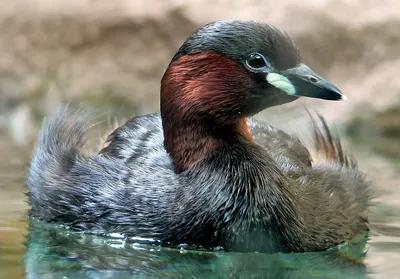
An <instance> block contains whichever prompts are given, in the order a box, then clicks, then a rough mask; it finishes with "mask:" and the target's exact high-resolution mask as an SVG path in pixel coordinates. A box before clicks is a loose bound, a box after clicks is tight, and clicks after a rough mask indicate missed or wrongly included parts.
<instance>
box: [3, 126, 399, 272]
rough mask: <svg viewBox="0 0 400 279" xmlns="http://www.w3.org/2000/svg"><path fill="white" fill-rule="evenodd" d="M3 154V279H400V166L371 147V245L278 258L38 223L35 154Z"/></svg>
mask: <svg viewBox="0 0 400 279" xmlns="http://www.w3.org/2000/svg"><path fill="white" fill-rule="evenodd" d="M0 149H1V151H2V152H1V157H0V170H1V171H0V278H24V277H26V278H132V276H133V277H134V278H400V265H399V263H400V187H399V183H398V182H399V180H400V177H399V170H400V165H399V163H398V161H396V160H394V159H393V158H390V159H386V158H384V157H382V156H380V155H379V154H376V153H375V152H374V151H373V150H372V149H371V148H369V146H363V145H361V144H356V145H354V150H353V151H354V153H355V155H356V156H357V158H358V159H359V161H360V165H361V167H362V168H363V169H364V170H365V171H366V172H368V173H369V177H370V178H371V179H372V180H374V182H375V184H376V185H377V187H378V189H379V193H380V196H379V198H377V199H376V202H377V203H378V205H376V206H374V207H373V209H372V212H371V214H370V218H369V220H370V223H371V225H370V226H371V232H370V234H369V239H368V242H367V244H365V243H364V242H363V240H362V239H361V240H358V241H357V242H356V243H347V244H345V245H341V246H340V247H339V248H336V249H331V250H330V251H326V252H323V253H304V254H273V255H268V254H262V253H227V252H210V251H190V250H185V249H179V248H176V249H173V248H160V247H158V246H157V245H143V244H140V245H139V244H137V243H135V242H134V241H133V242H129V241H124V240H123V239H118V238H116V239H105V238H101V237H96V236H91V235H84V234H79V233H72V232H69V231H67V230H64V229H61V228H57V227H55V226H49V225H46V224H43V223H41V222H31V223H30V222H28V220H27V217H26V216H27V209H28V206H27V204H26V195H25V192H26V191H27V189H26V188H25V184H24V183H25V182H24V180H25V176H26V169H27V166H28V162H29V157H30V152H31V151H30V148H21V147H18V146H16V145H15V144H13V143H11V141H10V139H9V137H8V135H7V134H5V133H1V134H0Z"/></svg>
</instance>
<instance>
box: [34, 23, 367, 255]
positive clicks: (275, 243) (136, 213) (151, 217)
mask: <svg viewBox="0 0 400 279" xmlns="http://www.w3.org/2000/svg"><path fill="white" fill-rule="evenodd" d="M219 24H220V25H219ZM232 25H233V26H234V27H235V30H238V29H239V31H240V28H239V27H241V26H242V25H244V27H245V28H244V29H246V28H249V30H252V29H256V31H257V32H256V33H257V34H258V33H260V34H261V35H262V33H263V32H264V33H265V32H267V31H268V32H272V35H274V36H271V38H273V39H271V40H272V41H274V40H275V41H276V42H277V43H276V44H274V45H273V46H275V45H278V46H283V49H287V52H286V53H289V54H290V55H288V56H287V59H289V60H285V59H282V58H275V59H272V58H271V57H274V55H278V54H281V53H280V51H282V50H280V51H272V54H273V55H272V56H271V57H270V59H271V60H272V62H273V63H274V64H275V69H280V68H281V69H280V72H279V73H282V71H283V69H287V68H289V69H290V70H288V71H287V73H288V74H287V75H288V77H289V78H288V79H289V80H290V79H292V75H293V67H294V66H296V65H298V63H299V60H298V59H297V57H296V56H295V55H296V54H295V53H296V52H295V51H294V50H292V49H291V47H293V45H292V43H291V41H285V40H286V39H287V38H286V37H284V36H283V35H282V34H281V33H279V31H277V30H276V29H271V27H270V26H268V25H265V24H259V23H252V22H242V21H227V22H216V23H212V24H210V25H207V26H206V27H203V29H200V31H197V32H196V33H194V35H192V37H191V38H189V39H188V41H187V42H186V43H185V44H184V45H183V46H182V48H181V49H180V50H179V51H178V53H177V55H176V56H175V57H174V59H173V61H172V62H171V64H170V66H169V68H168V69H167V72H166V74H165V75H164V78H163V81H162V86H161V116H160V115H158V114H152V115H144V116H139V117H136V118H133V119H131V120H129V121H128V122H127V123H126V124H125V125H123V126H121V127H119V128H118V129H116V130H115V131H114V132H113V133H112V134H111V135H110V136H109V138H108V140H107V142H106V144H105V147H104V148H103V149H102V150H101V151H100V152H99V153H94V154H86V152H85V151H84V150H85V132H86V130H87V127H88V123H87V121H86V120H85V119H86V117H85V116H82V115H81V113H80V112H70V111H69V110H68V109H63V110H60V111H59V112H58V114H57V115H56V116H55V117H53V118H52V119H50V120H48V121H47V122H46V123H45V124H44V126H43V129H42V132H41V135H40V137H39V142H38V145H37V148H36V150H35V152H34V155H33V159H32V164H31V168H30V173H29V176H28V185H29V188H30V203H31V206H32V210H31V215H32V216H34V217H37V218H39V219H42V220H45V221H47V222H56V223H61V224H64V225H66V226H68V227H70V228H72V229H75V230H82V231H87V232H95V233H113V232H116V233H122V234H126V235H129V236H140V237H146V238H153V239H157V240H160V241H162V242H163V243H164V244H175V245H176V244H181V243H187V244H196V245H200V246H203V247H216V246H222V247H224V248H225V249H227V250H235V251H263V252H278V251H283V252H289V251H297V252H300V251H319V250H325V249H327V248H330V247H333V246H335V245H337V244H339V243H342V242H344V241H346V240H349V239H351V238H353V237H355V236H357V235H358V234H360V233H362V232H363V231H365V230H366V229H367V228H366V225H365V222H366V221H365V215H364V214H365V211H366V209H367V207H368V203H369V199H370V187H369V184H368V183H367V182H365V179H364V175H363V174H362V173H361V172H360V171H359V170H358V168H357V166H356V164H355V163H354V161H353V160H350V159H349V158H348V157H347V156H346V155H345V154H344V152H343V150H342V147H341V145H340V141H339V140H338V139H336V138H334V137H333V136H332V135H331V133H330V131H329V129H328V127H327V126H326V124H325V122H324V121H323V120H322V118H321V123H320V124H321V125H318V124H317V123H316V122H313V123H314V125H313V126H312V131H311V133H310V134H311V135H312V138H313V143H314V144H313V145H312V146H311V147H309V148H306V147H305V146H304V145H303V144H302V143H301V142H300V141H299V139H297V138H296V137H292V136H289V135H288V134H286V133H284V132H283V131H281V130H279V129H276V128H273V127H271V126H268V125H266V124H262V123H261V122H258V121H255V120H249V119H246V116H250V115H252V114H254V113H256V112H258V111H260V110H261V109H263V108H265V107H268V106H272V105H277V104H280V103H284V102H288V101H292V100H294V99H295V97H293V96H289V95H293V94H295V93H296V92H297V91H298V88H297V87H295V86H297V85H296V84H295V83H293V85H292V82H289V80H287V81H286V80H285V78H283V77H282V76H280V75H279V74H276V75H275V76H273V75H272V74H271V70H270V69H268V70H265V69H264V68H263V69H264V70H263V71H264V72H267V75H269V77H270V78H269V79H268V78H267V80H268V82H269V83H270V84H269V85H268V84H267V85H265V84H264V83H262V82H264V81H262V80H265V77H264V78H262V76H261V73H259V72H257V71H258V70H257V69H258V68H259V67H258V65H259V63H260V61H261V60H259V61H256V60H255V58H254V54H253V53H254V51H261V50H259V49H251V47H250V52H251V53H252V54H251V55H253V56H250V57H251V60H246V61H247V62H246V63H248V66H249V67H250V70H251V71H252V72H253V71H254V76H253V74H251V75H249V74H248V73H247V69H246V68H245V67H242V66H238V65H237V60H236V61H235V59H241V58H238V57H241V56H240V54H232V53H231V52H234V49H235V48H234V47H232V50H229V49H230V48H229V46H227V45H225V47H226V48H225V50H228V51H227V53H224V51H222V50H219V49H218V48H217V47H214V46H215V42H214V41H215V39H214V38H212V39H211V41H210V42H209V41H208V39H205V41H204V40H203V39H204V37H205V36H206V35H207V34H209V33H210V32H214V33H216V34H217V35H215V38H216V39H217V41H218V40H219V39H220V37H223V38H226V37H227V36H228V35H229V34H231V33H230V30H231V29H230V28H231V27H230V26H232ZM224 28H227V30H225V29H224ZM257 28H261V29H262V28H264V29H265V30H267V31H265V30H264V29H262V30H261V31H260V30H257ZM210 30H211V31H210ZM228 31H229V32H228ZM239 33H240V32H239ZM221 34H222V35H225V36H222V35H221ZM243 35H245V32H244V33H243ZM202 38H203V39H202ZM228 38H229V36H228ZM202 40H203V41H202ZM222 40H223V39H222ZM242 41H246V40H242ZM267 41H268V40H267ZM230 42H231V43H232V44H233V45H235V40H232V39H231V38H230ZM208 43H209V44H210V47H209V49H208V50H207V44H208ZM262 43H264V44H265V42H262ZM196 45H199V46H201V47H200V49H196ZM271 48H273V47H272V46H271V45H270V46H269V47H268V49H269V50H270V49H271ZM270 51H271V50H270ZM238 55H239V56H238ZM282 55H283V54H282ZM227 57H228V58H230V59H228V58H227ZM232 57H234V58H235V59H232ZM258 58H259V57H257V59H258ZM189 59H190V60H189ZM244 59H245V58H244ZM249 61H250V62H249ZM261 62H262V61H261ZM261 64H262V63H261ZM222 66H224V67H225V69H229V71H220V69H219V67H222ZM253 66H254V67H253ZM292 66H293V67H292ZM268 67H269V66H268ZM302 69H304V68H302ZM307 73H310V72H307ZM311 73H312V72H311ZM312 74H313V73H312ZM315 76H316V75H315ZM234 77H236V79H237V80H234V79H233V78H234ZM272 77H273V78H272ZM316 77H318V76H316ZM276 78H278V79H281V80H280V82H283V83H285V86H282V83H276V82H275V80H276ZM318 78H320V77H318ZM307 82H309V81H307ZM313 82H314V81H313ZM324 82H326V81H324V80H322V79H321V83H322V84H323V86H322V87H321V88H323V90H322V91H321V89H318V90H319V91H315V92H316V93H315V92H314V93H315V94H318V96H319V97H320V98H325V99H330V98H335V99H338V98H340V96H341V95H340V93H339V91H337V90H336V88H333V89H332V87H329V86H327V85H325V83H324ZM299 84H300V83H299ZM270 85H273V87H270ZM290 86H292V87H293V88H292V87H290ZM318 86H320V85H318ZM326 88H327V89H326ZM277 89H279V90H277ZM264 90H269V91H268V92H270V95H268V96H267V97H265V96H264V95H260V94H261V93H260V92H261V91H264ZM282 90H284V91H285V92H286V93H287V95H286V94H283V93H282V92H281V91H282ZM293 90H294V91H293ZM248 92H253V93H251V94H253V95H249V94H250V93H248ZM314 93H313V94H314ZM279 94H280V95H279ZM296 94H298V93H296ZM306 94H311V93H310V92H309V91H307V93H306ZM334 94H337V95H334ZM333 95H334V97H332V96H333ZM296 96H297V95H296ZM336 96H337V97H336ZM313 154H317V155H318V156H315V157H318V158H319V159H318V160H317V159H314V160H313V159H312V156H311V155H313Z"/></svg>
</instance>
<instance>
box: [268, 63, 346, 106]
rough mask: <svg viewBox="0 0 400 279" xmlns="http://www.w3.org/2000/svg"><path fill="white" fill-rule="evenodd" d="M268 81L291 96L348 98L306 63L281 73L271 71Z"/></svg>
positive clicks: (330, 98) (331, 98)
mask: <svg viewBox="0 0 400 279" xmlns="http://www.w3.org/2000/svg"><path fill="white" fill-rule="evenodd" d="M267 81H268V82H269V83H270V84H272V85H273V86H275V87H278V88H279V89H281V90H283V91H285V92H286V93H288V95H291V96H296V97H311V98H318V99H325V100H347V98H346V96H345V95H343V94H342V92H340V90H339V89H338V88H337V87H336V86H334V85H333V84H332V83H330V82H329V81H327V80H325V79H323V78H322V77H320V76H318V75H317V74H316V73H314V72H313V71H312V70H311V69H310V68H309V67H308V66H307V65H305V64H300V65H299V66H298V67H296V68H292V69H288V70H286V71H283V72H281V74H276V73H270V74H268V76H267Z"/></svg>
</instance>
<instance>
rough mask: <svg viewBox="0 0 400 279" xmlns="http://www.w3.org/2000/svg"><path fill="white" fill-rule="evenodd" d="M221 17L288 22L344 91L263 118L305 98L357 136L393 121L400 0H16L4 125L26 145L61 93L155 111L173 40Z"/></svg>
mask: <svg viewBox="0 0 400 279" xmlns="http://www.w3.org/2000/svg"><path fill="white" fill-rule="evenodd" d="M227 18H239V19H253V20H260V21H264V22H269V23H272V24H274V25H276V26H277V27H279V28H281V29H284V30H286V31H287V32H288V33H289V34H290V35H291V37H292V38H293V39H294V40H295V42H296V43H297V44H298V46H299V48H300V50H301V52H302V54H303V57H304V60H305V62H306V63H307V64H308V65H310V66H311V67H312V68H313V69H314V70H315V71H316V72H318V73H319V74H321V75H322V76H324V77H326V78H328V79H329V80H331V81H332V82H333V83H335V84H336V85H337V86H338V87H339V88H341V89H342V91H343V92H344V93H345V94H346V95H347V96H348V98H349V101H347V102H340V103H337V102H324V101H320V100H312V99H303V100H300V101H297V102H295V103H292V104H289V105H285V106H283V107H278V108H274V109H271V110H267V111H266V112H263V113H262V114H260V116H259V117H261V118H264V119H269V120H271V121H276V119H277V118H278V122H279V119H280V120H282V119H284V118H283V117H282V115H285V113H286V111H288V107H294V108H301V107H302V106H301V105H302V104H306V105H307V106H308V107H311V108H313V107H315V108H318V110H319V111H320V112H322V113H323V114H324V115H325V116H327V118H328V120H331V121H332V120H334V121H337V122H350V124H351V125H349V127H350V128H349V132H351V134H352V135H354V136H356V137H359V138H368V137H371V136H372V137H375V136H377V135H378V136H379V135H380V134H384V133H385V131H386V129H393V127H394V126H395V128H394V129H399V128H398V124H397V123H399V122H400V113H399V109H396V108H399V107H400V79H399V78H397V70H398V69H400V34H399V31H398V30H399V28H400V2H399V1H397V0H385V1H378V0H314V1H307V3H305V2H304V1H295V0H282V1H273V0H264V1H260V0H230V1H211V0H206V1H195V0H192V1H178V0H166V1H156V0H147V1H132V0H114V1H109V0H70V1H64V0H38V1H29V0H14V1H13V2H12V3H9V4H8V5H7V6H6V7H3V8H2V10H1V11H0V28H1V30H0V52H1V53H2V55H1V56H0V127H1V126H3V127H5V126H8V129H9V131H10V135H12V136H13V138H14V141H15V142H16V143H21V144H24V143H26V142H28V141H29V140H27V138H30V137H31V136H32V135H34V134H35V133H36V128H35V127H37V125H36V124H37V123H38V122H39V121H37V122H34V123H33V122H32V119H37V120H39V119H40V118H41V116H43V115H46V114H47V113H49V111H50V110H52V109H54V108H55V107H57V105H58V104H60V103H61V102H76V103H78V102H85V103H90V104H94V105H95V106H96V107H100V108H114V109H116V110H118V111H124V113H125V114H126V113H127V112H129V113H130V114H132V115H133V114H142V113H148V112H152V111H157V110H158V106H159V81H160V79H161V77H162V74H163V73H164V70H165V68H166V66H167V65H168V63H169V61H170V59H171V57H172V56H173V54H174V53H175V51H176V50H177V48H178V47H179V46H180V44H181V43H182V42H183V41H184V40H185V38H186V37H187V36H189V35H190V34H191V33H192V32H193V31H194V30H195V29H196V28H197V27H199V26H201V25H203V24H204V23H206V22H208V21H211V20H217V19H227ZM290 111H293V110H290ZM388 112H390V113H389V116H388ZM36 116H37V117H36ZM382 117H383V118H382ZM385 117H389V118H390V119H391V120H390V121H389V122H390V123H395V125H394V126H393V125H390V124H387V121H385V120H381V119H386V118H385ZM285 119H286V118H285ZM21 122H22V123H26V125H20V124H19V125H14V124H13V123H21ZM30 123H31V124H33V125H31V124H30ZM371 123H375V124H374V125H375V126H374V125H372V126H371V125H370V124H371ZM380 123H385V125H383V126H382V125H380ZM396 125H397V126H396ZM29 126H32V127H31V128H29ZM377 126H379V128H374V129H372V130H371V131H373V132H371V131H370V127H377ZM396 127H397V128H396ZM365 130H368V131H369V132H367V133H365ZM398 131H399V130H397V132H395V133H398ZM366 135H367V136H368V137H367V136H366Z"/></svg>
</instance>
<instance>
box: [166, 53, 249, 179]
mask: <svg viewBox="0 0 400 279" xmlns="http://www.w3.org/2000/svg"><path fill="white" fill-rule="evenodd" d="M221 67H223V69H224V71H223V72H222V71H221ZM248 78H249V77H248V75H247V73H246V71H245V70H244V69H242V68H241V67H238V65H237V62H235V61H233V60H231V59H229V58H226V57H223V56H221V55H219V54H216V53H208V54H198V55H190V56H182V57H180V58H178V59H177V60H175V61H174V62H172V63H171V64H170V66H169V68H168V69H167V71H166V73H165V74H164V77H163V79H162V82H161V118H162V125H163V131H164V145H165V148H166V150H167V152H168V153H169V154H170V156H171V157H172V161H173V164H174V167H175V171H176V172H178V173H179V172H183V171H186V170H189V169H191V168H192V167H193V166H194V165H195V164H196V163H197V162H199V161H201V160H202V159H203V158H204V157H205V156H206V155H207V154H209V153H210V152H213V151H214V150H216V149H217V148H218V147H220V146H222V145H227V144H228V145H231V146H233V145H235V144H254V140H253V138H252V136H251V134H250V131H249V129H248V127H247V122H246V118H245V117H244V116H243V114H242V110H241V102H244V101H245V99H244V98H245V96H246V94H245V92H241V91H240V88H242V87H243V84H242V83H243V82H244V81H246V80H247V79H248ZM234 93H237V94H234ZM231 96H233V97H231Z"/></svg>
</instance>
